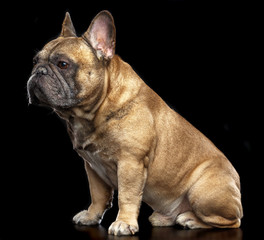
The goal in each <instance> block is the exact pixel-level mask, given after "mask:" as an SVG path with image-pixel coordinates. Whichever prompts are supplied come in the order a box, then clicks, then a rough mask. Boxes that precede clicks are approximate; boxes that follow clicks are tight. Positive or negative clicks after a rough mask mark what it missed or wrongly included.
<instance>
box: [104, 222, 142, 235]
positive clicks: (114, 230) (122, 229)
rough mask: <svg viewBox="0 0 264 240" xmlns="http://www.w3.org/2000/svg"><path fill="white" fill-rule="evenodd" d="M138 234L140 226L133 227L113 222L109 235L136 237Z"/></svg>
mask: <svg viewBox="0 0 264 240" xmlns="http://www.w3.org/2000/svg"><path fill="white" fill-rule="evenodd" d="M136 232H138V224H135V225H132V224H128V223H125V222H123V221H119V220H117V221H115V222H113V223H112V224H111V226H110V227H109V229H108V234H114V235H115V236H120V235H134V234H135V233H136Z"/></svg>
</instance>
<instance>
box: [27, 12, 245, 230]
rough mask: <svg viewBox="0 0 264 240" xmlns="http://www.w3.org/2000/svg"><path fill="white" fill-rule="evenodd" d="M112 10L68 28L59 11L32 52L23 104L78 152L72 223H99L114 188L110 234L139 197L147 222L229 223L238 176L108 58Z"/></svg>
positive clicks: (234, 218) (237, 203)
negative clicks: (80, 172) (54, 124)
mask: <svg viewBox="0 0 264 240" xmlns="http://www.w3.org/2000/svg"><path fill="white" fill-rule="evenodd" d="M115 43H116V29H115V25H114V20H113V17H112V15H111V14H110V13H109V12H108V11H102V12H100V13H99V14H98V15H97V16H96V17H95V18H94V19H93V21H92V22H91V24H90V26H89V28H88V30H87V31H86V32H85V33H84V34H83V35H82V36H80V37H78V36H77V35H76V32H75V29H74V27H73V24H72V21H71V18H70V15H69V14H68V13H66V16H65V19H64V22H63V25H62V30H61V33H60V35H59V37H58V38H56V39H54V40H52V41H50V42H48V43H47V44H46V45H45V46H44V47H43V49H42V50H41V51H40V52H39V53H38V54H37V55H36V56H35V58H34V68H33V70H32V74H31V77H30V79H29V80H28V83H27V90H28V97H29V102H30V103H32V104H36V105H43V106H48V107H50V108H52V109H54V111H55V112H56V113H57V114H58V115H59V116H60V117H61V118H62V119H64V120H65V122H66V124H67V131H68V133H69V136H70V138H71V141H72V144H73V147H74V149H75V150H76V151H77V152H78V154H79V155H80V156H81V157H82V158H83V160H84V162H85V168H86V172H87V176H88V179H89V186H90V194H91V198H92V203H91V205H90V206H89V208H88V209H87V210H83V211H81V212H80V213H78V214H77V215H75V216H74V218H73V221H74V222H75V223H76V224H83V225H94V224H100V222H101V220H102V218H103V216H104V213H105V211H106V210H107V209H108V208H110V207H111V205H112V199H113V191H114V190H118V206H119V212H118V215H117V218H116V221H114V222H113V223H112V224H111V226H110V227H109V230H108V231H109V234H114V235H131V234H135V233H136V232H138V231H139V226H138V222H137V218H138V215H139V209H140V205H141V201H144V202H146V203H147V204H148V205H149V206H150V207H151V208H152V209H153V214H152V215H151V216H150V217H149V220H150V222H151V223H152V225H153V226H172V225H175V224H180V225H182V226H184V227H187V228H191V229H195V228H213V227H217V228H237V227H239V226H240V219H241V218H242V215H243V213H242V206H241V195H240V180H239V176H238V174H237V172H236V170H235V169H234V167H233V166H232V164H231V163H230V162H229V161H228V159H227V158H226V157H225V156H224V154H223V153H222V152H220V151H219V150H218V149H217V148H216V147H215V146H214V144H213V143H212V142H211V141H210V140H208V139H207V138H206V137H205V136H204V135H203V134H202V133H201V132H199V131H198V130H197V129H196V128H194V127H193V126H192V125H191V124H190V123H188V122H187V121H186V120H185V119H184V118H182V117H181V116H180V115H179V114H178V113H176V112H175V111H173V110H172V109H171V108H170V107H168V105H167V104H166V103H165V102H164V101H163V100H162V99H161V98H160V97H159V96H158V95H157V94H156V93H155V92H154V91H153V90H152V89H150V88H149V87H148V86H147V85H146V84H145V83H144V82H143V80H141V79H140V77H139V76H138V75H137V74H136V73H135V72H134V71H133V69H132V67H131V66H130V65H129V64H127V63H126V62H124V61H123V60H122V59H121V58H120V57H119V56H117V55H115Z"/></svg>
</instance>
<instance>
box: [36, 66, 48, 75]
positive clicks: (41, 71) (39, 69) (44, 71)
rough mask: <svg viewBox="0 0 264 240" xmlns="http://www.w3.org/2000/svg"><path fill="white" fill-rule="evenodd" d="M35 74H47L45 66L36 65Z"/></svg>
mask: <svg viewBox="0 0 264 240" xmlns="http://www.w3.org/2000/svg"><path fill="white" fill-rule="evenodd" d="M36 74H39V75H47V74H48V70H47V68H45V67H43V66H40V67H38V69H37V71H36Z"/></svg>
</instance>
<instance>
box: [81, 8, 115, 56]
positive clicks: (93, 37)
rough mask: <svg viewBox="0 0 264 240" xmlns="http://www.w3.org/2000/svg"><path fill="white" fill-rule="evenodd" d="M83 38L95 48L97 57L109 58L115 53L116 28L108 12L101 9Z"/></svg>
mask: <svg viewBox="0 0 264 240" xmlns="http://www.w3.org/2000/svg"><path fill="white" fill-rule="evenodd" d="M83 38H84V39H85V40H86V41H87V42H89V43H90V44H91V46H92V47H93V48H94V49H95V51H96V55H97V57H98V58H99V59H101V58H104V59H106V60H109V59H111V58H112V57H113V56H114V55H115V45H116V29H115V24H114V19H113V17H112V15H111V13H110V12H108V11H102V12H100V13H98V14H97V15H96V17H95V18H94V19H93V21H92V22H91V24H90V26H89V28H88V30H87V31H86V32H85V33H84V34H83Z"/></svg>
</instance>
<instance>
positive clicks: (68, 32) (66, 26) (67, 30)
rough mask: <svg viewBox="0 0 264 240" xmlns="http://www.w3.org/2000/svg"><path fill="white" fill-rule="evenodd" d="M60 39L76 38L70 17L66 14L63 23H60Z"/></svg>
mask: <svg viewBox="0 0 264 240" xmlns="http://www.w3.org/2000/svg"><path fill="white" fill-rule="evenodd" d="M60 36H61V37H76V32H75V29H74V26H73V24H72V20H71V16H70V14H69V13H68V12H66V14H65V18H64V21H63V23H62V30H61V34H60Z"/></svg>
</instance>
